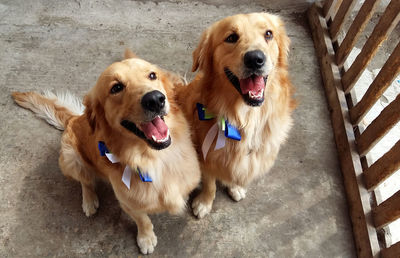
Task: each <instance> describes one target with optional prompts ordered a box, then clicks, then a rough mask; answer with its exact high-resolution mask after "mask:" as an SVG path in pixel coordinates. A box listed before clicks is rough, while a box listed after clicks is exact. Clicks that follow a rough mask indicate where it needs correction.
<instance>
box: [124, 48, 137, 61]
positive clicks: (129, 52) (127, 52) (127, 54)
mask: <svg viewBox="0 0 400 258" xmlns="http://www.w3.org/2000/svg"><path fill="white" fill-rule="evenodd" d="M137 57H138V56H137V55H136V54H135V53H133V52H132V50H130V49H129V48H125V54H124V59H129V58H137Z"/></svg>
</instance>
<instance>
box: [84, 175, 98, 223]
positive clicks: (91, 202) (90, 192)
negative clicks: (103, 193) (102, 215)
mask: <svg viewBox="0 0 400 258" xmlns="http://www.w3.org/2000/svg"><path fill="white" fill-rule="evenodd" d="M81 185H82V209H83V212H84V213H85V214H86V216H87V217H90V216H92V215H93V214H95V213H96V211H97V208H99V199H98V198H97V194H96V192H95V190H94V188H95V184H94V181H93V183H90V184H85V183H83V182H81Z"/></svg>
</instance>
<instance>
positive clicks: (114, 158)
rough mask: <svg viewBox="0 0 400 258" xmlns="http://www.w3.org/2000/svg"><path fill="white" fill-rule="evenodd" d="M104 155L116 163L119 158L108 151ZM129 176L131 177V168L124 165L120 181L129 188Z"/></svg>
mask: <svg viewBox="0 0 400 258" xmlns="http://www.w3.org/2000/svg"><path fill="white" fill-rule="evenodd" d="M105 154H106V157H107V159H108V160H109V161H110V162H111V163H113V164H114V163H118V162H119V158H118V157H117V156H115V155H114V154H112V153H110V152H106V153H105ZM131 177H132V170H131V168H130V167H129V166H126V167H125V169H124V173H122V182H123V183H124V185H126V187H128V189H131Z"/></svg>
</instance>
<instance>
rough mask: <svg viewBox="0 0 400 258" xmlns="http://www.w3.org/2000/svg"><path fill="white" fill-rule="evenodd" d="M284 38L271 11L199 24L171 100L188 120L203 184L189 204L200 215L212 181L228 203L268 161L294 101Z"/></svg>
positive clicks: (241, 193) (286, 127)
mask: <svg viewBox="0 0 400 258" xmlns="http://www.w3.org/2000/svg"><path fill="white" fill-rule="evenodd" d="M289 44H290V42H289V38H288V36H287V34H286V32H285V28H284V24H283V22H282V21H281V19H280V18H279V17H278V16H275V15H272V14H268V13H251V14H238V15H234V16H230V17H227V18H225V19H222V20H220V21H218V22H216V23H214V24H213V25H211V26H210V27H209V28H208V29H206V30H205V31H204V32H203V34H202V36H201V39H200V43H199V44H198V46H197V48H196V49H195V50H194V51H193V66H192V72H195V71H197V70H198V71H199V72H198V73H197V74H196V76H195V78H194V80H193V81H192V82H191V83H189V85H187V86H182V87H177V92H178V93H177V100H178V102H179V104H180V105H181V107H182V109H183V110H184V112H185V116H186V118H187V119H188V120H189V123H190V124H191V125H192V140H193V142H194V144H195V146H196V149H197V152H198V155H199V159H200V166H201V170H202V189H201V192H200V193H199V194H198V195H197V196H196V197H195V199H194V200H193V202H192V208H193V213H194V215H195V216H197V217H198V218H203V217H204V216H205V215H206V214H208V213H209V212H210V211H211V209H212V203H213V200H214V198H215V191H216V180H218V181H220V182H222V183H223V184H224V185H225V186H227V188H228V193H229V195H230V196H231V197H232V199H233V200H235V201H240V200H241V199H243V198H245V196H246V191H247V190H246V187H247V186H248V185H249V183H250V182H251V181H253V180H254V179H255V178H257V177H259V176H260V175H262V174H264V173H266V172H267V171H268V170H269V169H270V168H271V167H272V165H273V164H274V161H275V159H276V157H277V155H278V152H279V149H280V146H281V144H282V143H283V142H284V141H285V140H286V138H287V136H288V132H289V130H290V128H291V126H292V118H291V113H292V111H293V110H294V109H295V107H296V101H295V100H294V98H293V94H294V87H293V86H292V84H291V82H290V80H289V77H288V51H289Z"/></svg>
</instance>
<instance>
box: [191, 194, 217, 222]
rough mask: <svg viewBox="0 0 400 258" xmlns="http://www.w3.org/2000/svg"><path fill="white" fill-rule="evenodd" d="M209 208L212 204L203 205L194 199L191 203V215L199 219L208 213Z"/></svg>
mask: <svg viewBox="0 0 400 258" xmlns="http://www.w3.org/2000/svg"><path fill="white" fill-rule="evenodd" d="M211 208H212V203H204V202H202V201H200V200H199V199H195V200H194V201H193V203H192V209H193V214H194V215H195V216H196V217H197V218H199V219H201V218H204V216H206V215H207V214H208V213H210V211H211Z"/></svg>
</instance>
